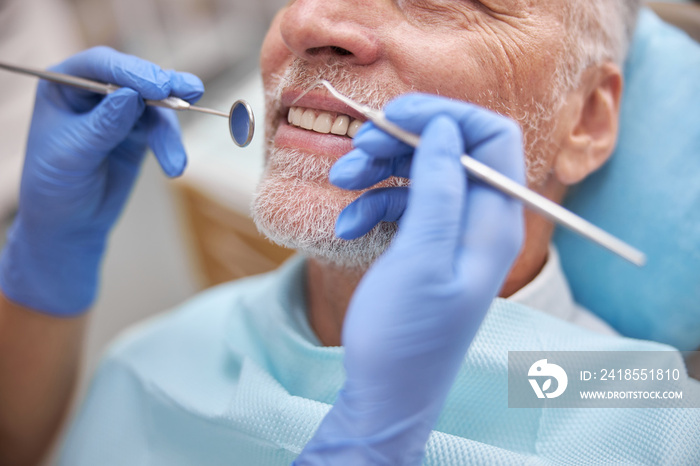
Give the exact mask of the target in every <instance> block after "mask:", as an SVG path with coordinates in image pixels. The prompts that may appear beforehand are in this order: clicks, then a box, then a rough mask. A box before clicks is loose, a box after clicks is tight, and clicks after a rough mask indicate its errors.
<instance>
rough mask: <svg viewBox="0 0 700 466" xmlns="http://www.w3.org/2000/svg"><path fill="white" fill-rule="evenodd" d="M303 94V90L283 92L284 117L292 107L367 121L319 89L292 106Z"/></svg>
mask: <svg viewBox="0 0 700 466" xmlns="http://www.w3.org/2000/svg"><path fill="white" fill-rule="evenodd" d="M303 92H304V91H303V90H289V91H285V92H284V93H283V94H282V98H281V103H282V111H283V112H284V115H285V116H286V115H287V113H288V112H289V109H290V108H291V107H292V106H294V107H304V108H310V109H313V110H320V111H322V112H329V113H339V114H343V115H348V116H349V117H350V118H354V119H356V120H360V121H362V122H364V121H366V120H367V118H366V117H365V116H363V115H362V114H361V113H359V112H357V111H355V110H353V109H352V108H350V107H348V106H347V105H345V104H344V103H342V102H340V101H339V100H336V99H335V98H334V97H333V96H331V95H330V94H329V93H328V92H327V91H324V90H323V89H321V88H319V89H318V90H314V91H311V92H309V93H308V94H306V95H305V96H304V97H302V98H301V99H299V102H296V103H294V105H292V103H293V102H294V100H296V99H297V98H298V97H299V96H300V95H301V94H302V93H303Z"/></svg>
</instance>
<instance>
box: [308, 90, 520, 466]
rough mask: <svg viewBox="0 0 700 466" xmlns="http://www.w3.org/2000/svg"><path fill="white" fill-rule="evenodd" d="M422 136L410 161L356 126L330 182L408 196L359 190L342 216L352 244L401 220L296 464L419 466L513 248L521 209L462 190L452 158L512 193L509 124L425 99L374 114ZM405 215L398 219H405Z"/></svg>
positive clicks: (515, 151) (347, 332)
mask: <svg viewBox="0 0 700 466" xmlns="http://www.w3.org/2000/svg"><path fill="white" fill-rule="evenodd" d="M385 111H386V115H387V117H388V118H389V119H390V120H391V121H393V122H395V123H397V124H398V125H399V126H401V127H403V128H405V129H408V130H410V131H412V132H414V133H419V134H421V135H422V139H421V140H422V142H421V144H420V147H419V148H418V149H417V150H416V151H415V154H414V151H413V150H412V149H411V148H410V147H408V146H406V145H404V144H403V143H400V142H398V141H397V140H395V139H393V138H392V137H390V136H388V135H386V134H385V133H383V132H382V131H380V130H378V129H377V128H376V127H374V126H373V125H372V124H367V125H365V126H364V127H363V128H362V129H361V130H360V133H359V134H358V136H356V138H355V146H356V147H357V149H355V150H354V151H353V152H351V153H350V154H348V155H346V156H345V157H344V158H342V159H341V160H339V161H338V162H337V163H336V165H335V166H334V167H333V169H332V171H331V181H332V182H333V183H334V184H336V185H337V186H340V187H342V188H346V189H363V188H368V187H370V186H372V185H374V184H375V183H376V182H378V181H380V180H382V179H384V178H386V177H388V176H390V175H397V176H403V177H406V176H409V175H410V178H411V180H412V182H411V186H410V188H407V189H405V188H404V189H401V188H384V189H375V190H370V191H368V192H366V193H365V194H363V195H362V196H361V197H360V198H358V199H357V200H356V201H355V202H354V203H353V204H351V205H350V206H349V207H347V208H346V209H345V210H344V211H343V212H342V214H341V215H340V217H339V219H338V222H337V225H336V232H337V234H338V235H339V236H341V237H343V238H346V239H350V238H355V237H357V236H360V235H362V234H364V233H365V232H366V231H368V230H369V229H371V228H372V227H373V226H374V225H375V224H376V223H377V222H379V221H380V220H388V221H394V220H397V219H399V218H400V226H399V231H398V233H397V236H396V238H395V240H394V242H393V243H392V244H391V246H390V248H389V249H388V250H387V251H386V253H385V254H384V255H383V256H381V257H380V258H379V259H378V260H377V261H376V262H375V264H373V266H372V267H371V268H370V269H369V270H368V272H367V273H366V274H365V276H364V277H363V279H362V280H361V282H360V284H359V286H358V288H357V290H356V291H355V293H354V295H353V298H352V300H351V303H350V306H349V309H348V312H347V315H346V318H345V323H344V327H343V336H342V337H343V345H344V346H345V360H344V362H345V369H346V372H347V380H346V383H345V384H344V386H343V388H342V390H341V391H340V393H339V395H338V399H337V401H336V403H335V405H334V406H333V408H332V409H331V411H330V412H329V414H328V415H327V416H326V418H325V419H324V420H323V422H322V423H321V426H320V427H319V429H318V431H317V432H316V434H315V436H314V437H313V439H312V440H311V441H310V442H309V443H308V445H307V446H306V448H305V449H304V451H303V452H302V454H301V456H300V457H299V458H298V459H297V461H296V462H295V464H297V465H317V464H333V465H363V464H372V465H404V464H410V465H415V464H420V462H421V461H422V458H423V455H424V449H425V444H426V442H427V439H428V436H429V434H430V432H431V430H432V428H433V427H434V425H435V423H436V421H437V418H438V415H439V413H440V410H441V408H442V406H443V404H444V401H445V399H446V397H447V394H448V391H449V389H450V387H451V385H452V383H453V381H454V378H455V376H456V374H457V372H458V370H459V368H460V365H461V364H462V361H463V358H464V356H465V354H466V351H467V348H468V347H469V345H470V343H471V341H472V339H473V338H474V336H475V334H476V332H477V330H478V328H479V326H480V324H481V322H482V320H483V318H484V316H485V314H486V311H487V310H488V308H489V306H490V304H491V302H492V300H493V299H494V297H495V296H497V294H498V292H499V290H500V288H501V286H502V284H503V281H504V279H505V277H506V275H507V273H508V271H509V270H510V267H511V265H512V263H513V261H514V260H515V258H516V256H517V253H518V251H519V249H520V247H521V244H522V240H523V216H522V208H521V205H520V204H519V203H518V202H517V201H514V200H512V199H510V198H508V197H506V196H505V195H504V194H501V193H500V192H498V191H496V190H494V189H493V188H490V187H488V186H485V185H482V184H479V183H478V182H471V181H468V180H467V177H466V174H465V171H464V169H463V167H462V165H461V164H460V162H459V158H460V155H461V154H462V153H464V152H466V153H469V154H470V155H471V156H472V157H474V158H476V159H478V160H479V161H481V162H483V163H485V164H487V165H489V166H491V167H492V168H495V169H496V170H498V171H500V172H501V173H503V174H505V175H507V176H509V177H510V178H512V179H514V180H516V181H518V182H520V183H524V162H523V149H522V136H521V132H520V129H519V127H518V126H517V125H516V124H515V123H514V122H513V121H511V120H509V119H507V118H504V117H501V116H498V115H496V114H494V113H492V112H490V111H488V110H485V109H482V108H479V107H477V106H474V105H470V104H466V103H461V102H456V101H451V100H447V99H444V98H440V97H436V96H428V95H415V94H414V95H408V96H403V97H400V98H398V99H397V100H395V101H393V102H392V103H390V104H389V105H388V106H387V108H386V109H385ZM404 211H405V212H404Z"/></svg>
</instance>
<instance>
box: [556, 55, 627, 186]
mask: <svg viewBox="0 0 700 466" xmlns="http://www.w3.org/2000/svg"><path fill="white" fill-rule="evenodd" d="M622 86H623V78H622V71H621V70H620V68H619V66H617V65H615V64H614V63H605V64H603V65H600V66H596V67H592V68H589V69H588V70H586V72H585V73H584V75H583V77H582V79H581V86H580V87H579V89H577V90H575V91H573V92H572V94H573V96H574V97H575V98H574V99H571V100H570V101H573V102H572V103H573V105H571V107H570V111H569V112H568V115H567V116H568V117H569V118H566V120H565V121H567V120H568V121H569V122H570V123H569V124H568V126H567V127H565V128H564V131H565V134H564V135H563V138H562V140H561V145H560V151H559V154H558V156H557V159H556V161H555V164H554V173H555V175H556V177H557V179H558V180H559V182H560V183H562V184H564V185H572V184H576V183H578V182H579V181H581V180H583V179H584V178H585V177H586V176H588V175H589V174H590V173H592V172H594V171H595V170H597V169H598V168H600V167H601V166H602V165H603V164H604V163H605V162H606V161H607V160H608V158H610V155H612V153H613V150H614V149H615V144H616V143H617V131H618V127H619V123H618V119H619V116H620V99H621V97H622ZM565 124H566V123H565Z"/></svg>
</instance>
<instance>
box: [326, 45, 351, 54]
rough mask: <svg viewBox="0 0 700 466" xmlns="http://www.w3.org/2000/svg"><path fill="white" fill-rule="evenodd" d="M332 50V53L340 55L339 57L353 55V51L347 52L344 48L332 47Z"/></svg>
mask: <svg viewBox="0 0 700 466" xmlns="http://www.w3.org/2000/svg"><path fill="white" fill-rule="evenodd" d="M330 49H331V51H332V52H333V53H335V54H338V55H342V56H345V55H352V52H351V51H349V50H346V49H344V48H342V47H336V46H335V45H334V46H331V48H330Z"/></svg>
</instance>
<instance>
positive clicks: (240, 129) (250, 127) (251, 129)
mask: <svg viewBox="0 0 700 466" xmlns="http://www.w3.org/2000/svg"><path fill="white" fill-rule="evenodd" d="M228 125H229V131H230V132H231V139H233V142H235V143H236V145H237V146H238V147H246V146H247V145H248V144H250V141H252V140H253V134H254V133H255V116H253V109H252V108H251V107H250V104H249V103H248V102H246V101H245V100H237V101H236V102H234V104H233V105H232V106H231V112H230V113H229V116H228Z"/></svg>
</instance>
